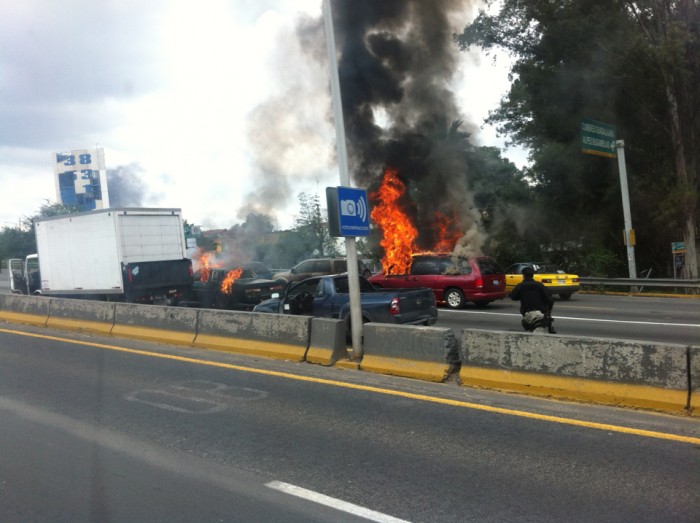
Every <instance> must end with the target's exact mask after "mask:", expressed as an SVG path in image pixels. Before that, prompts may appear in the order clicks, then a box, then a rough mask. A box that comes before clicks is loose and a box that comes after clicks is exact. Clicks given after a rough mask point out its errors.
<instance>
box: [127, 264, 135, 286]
mask: <svg viewBox="0 0 700 523" xmlns="http://www.w3.org/2000/svg"><path fill="white" fill-rule="evenodd" d="M126 277H127V279H128V280H129V283H131V282H133V281H134V275H133V274H131V267H129V268H128V269H127V271H126Z"/></svg>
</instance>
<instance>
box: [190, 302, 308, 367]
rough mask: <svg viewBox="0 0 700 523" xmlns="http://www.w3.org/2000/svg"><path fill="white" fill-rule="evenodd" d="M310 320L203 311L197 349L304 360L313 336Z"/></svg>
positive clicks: (283, 316) (196, 344) (251, 313)
mask: <svg viewBox="0 0 700 523" xmlns="http://www.w3.org/2000/svg"><path fill="white" fill-rule="evenodd" d="M311 319H312V318H311V317H310V316H291V315H282V316H280V315H278V314H266V313H262V312H231V311H215V310H209V309H200V310H199V323H198V326H197V336H196V338H195V340H194V346H195V347H203V348H211V349H218V350H225V351H231V352H236V353H242V354H250V355H253V356H265V357H268V358H277V359H285V360H292V361H303V360H304V358H305V356H306V350H307V349H308V347H309V339H310V337H311Z"/></svg>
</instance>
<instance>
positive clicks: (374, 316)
mask: <svg viewBox="0 0 700 523" xmlns="http://www.w3.org/2000/svg"><path fill="white" fill-rule="evenodd" d="M360 308H361V309H362V321H363V323H369V322H378V323H398V324H409V325H433V324H434V323H435V322H436V321H437V307H436V305H435V295H434V294H433V291H432V290H431V289H379V288H377V287H375V286H374V285H372V284H371V283H370V282H368V281H367V280H366V279H364V278H362V277H361V278H360ZM253 312H271V313H277V314H302V315H307V316H315V317H319V318H335V319H341V320H346V322H347V323H348V327H349V324H350V295H349V287H348V276H347V274H344V275H334V276H317V277H315V278H308V279H306V280H304V281H301V282H299V283H289V284H288V285H287V287H286V288H285V289H284V292H283V293H282V294H281V295H280V296H279V297H277V298H275V297H273V298H271V299H269V300H265V301H263V302H262V303H260V304H258V305H256V306H255V308H254V309H253ZM348 330H349V329H348Z"/></svg>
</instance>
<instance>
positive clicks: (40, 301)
mask: <svg viewBox="0 0 700 523" xmlns="http://www.w3.org/2000/svg"><path fill="white" fill-rule="evenodd" d="M48 318H49V300H47V299H46V298H44V297H42V296H23V295H21V294H0V320H4V321H9V322H13V323H24V324H27V325H38V326H41V327H43V326H45V325H46V320H47V319H48Z"/></svg>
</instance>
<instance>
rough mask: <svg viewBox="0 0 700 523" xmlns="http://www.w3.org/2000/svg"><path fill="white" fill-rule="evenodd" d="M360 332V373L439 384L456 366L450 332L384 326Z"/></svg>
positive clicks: (373, 325)
mask: <svg viewBox="0 0 700 523" xmlns="http://www.w3.org/2000/svg"><path fill="white" fill-rule="evenodd" d="M363 328H364V355H363V357H362V361H361V362H360V369H361V370H366V371H371V372H379V373H382V374H392V375H395V376H405V377H408V378H418V379H422V380H427V381H436V382H442V381H444V380H445V379H446V378H447V377H448V375H449V373H450V372H451V371H452V370H455V368H456V365H457V364H458V363H459V349H458V346H457V339H456V338H455V334H454V331H453V330H452V329H445V328H441V327H420V328H417V327H412V326H409V325H387V324H383V323H367V324H366V325H364V327H363Z"/></svg>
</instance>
